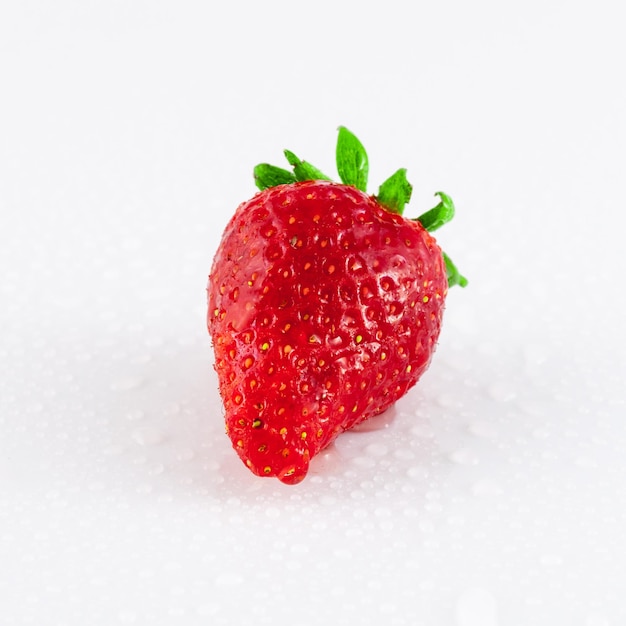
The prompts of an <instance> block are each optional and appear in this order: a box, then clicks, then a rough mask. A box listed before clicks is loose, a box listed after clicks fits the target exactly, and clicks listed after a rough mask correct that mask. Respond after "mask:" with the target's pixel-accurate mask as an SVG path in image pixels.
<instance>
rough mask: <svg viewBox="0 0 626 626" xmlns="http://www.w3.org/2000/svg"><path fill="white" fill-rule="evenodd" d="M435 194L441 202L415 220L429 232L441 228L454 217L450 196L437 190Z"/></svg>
mask: <svg viewBox="0 0 626 626" xmlns="http://www.w3.org/2000/svg"><path fill="white" fill-rule="evenodd" d="M435 195H436V196H439V197H440V198H441V202H440V203H439V204H438V205H437V206H436V207H434V208H433V209H431V210H430V211H426V213H424V214H422V215H420V216H419V217H418V218H417V221H418V222H419V223H420V224H421V225H422V226H423V227H424V228H425V229H426V230H427V231H428V232H429V233H432V232H433V231H434V230H437V229H438V228H441V227H442V226H443V225H444V224H447V223H448V222H449V221H450V220H451V219H452V218H453V217H454V203H453V202H452V198H450V196H448V195H446V194H445V193H443V192H441V191H438V192H437V193H436V194H435Z"/></svg>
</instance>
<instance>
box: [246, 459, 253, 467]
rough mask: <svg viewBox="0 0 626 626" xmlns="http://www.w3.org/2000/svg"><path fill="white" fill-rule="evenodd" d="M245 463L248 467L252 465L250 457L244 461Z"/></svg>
mask: <svg viewBox="0 0 626 626" xmlns="http://www.w3.org/2000/svg"><path fill="white" fill-rule="evenodd" d="M246 465H247V466H248V467H252V461H251V460H250V459H248V460H247V461H246Z"/></svg>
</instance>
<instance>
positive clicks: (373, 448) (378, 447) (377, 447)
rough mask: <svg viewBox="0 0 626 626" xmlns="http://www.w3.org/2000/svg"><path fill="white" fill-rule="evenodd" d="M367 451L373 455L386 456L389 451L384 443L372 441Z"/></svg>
mask: <svg viewBox="0 0 626 626" xmlns="http://www.w3.org/2000/svg"><path fill="white" fill-rule="evenodd" d="M365 452H366V453H367V454H369V455H371V456H385V455H386V454H387V453H388V448H387V446H385V445H383V444H382V443H371V444H370V445H368V446H366V447H365Z"/></svg>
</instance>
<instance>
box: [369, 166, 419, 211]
mask: <svg viewBox="0 0 626 626" xmlns="http://www.w3.org/2000/svg"><path fill="white" fill-rule="evenodd" d="M412 192H413V186H412V185H411V183H410V182H409V181H408V180H407V178H406V170H405V169H404V168H402V169H399V170H398V171H397V172H395V174H392V175H391V176H390V177H389V178H388V179H387V180H386V181H385V182H384V183H383V184H382V185H381V186H380V187H379V189H378V195H377V196H376V199H377V200H378V202H380V203H381V204H382V205H383V206H384V207H385V208H386V209H387V210H388V211H390V212H391V213H397V214H398V215H402V213H403V211H404V205H405V204H408V202H409V200H410V199H411V193H412Z"/></svg>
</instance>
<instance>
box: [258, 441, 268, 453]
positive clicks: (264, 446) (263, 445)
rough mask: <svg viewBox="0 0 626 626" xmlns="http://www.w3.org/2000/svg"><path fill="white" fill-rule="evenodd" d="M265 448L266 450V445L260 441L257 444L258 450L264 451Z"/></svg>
mask: <svg viewBox="0 0 626 626" xmlns="http://www.w3.org/2000/svg"><path fill="white" fill-rule="evenodd" d="M266 450H267V446H266V445H265V444H264V443H262V444H261V445H260V446H259V452H265V451H266Z"/></svg>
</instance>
